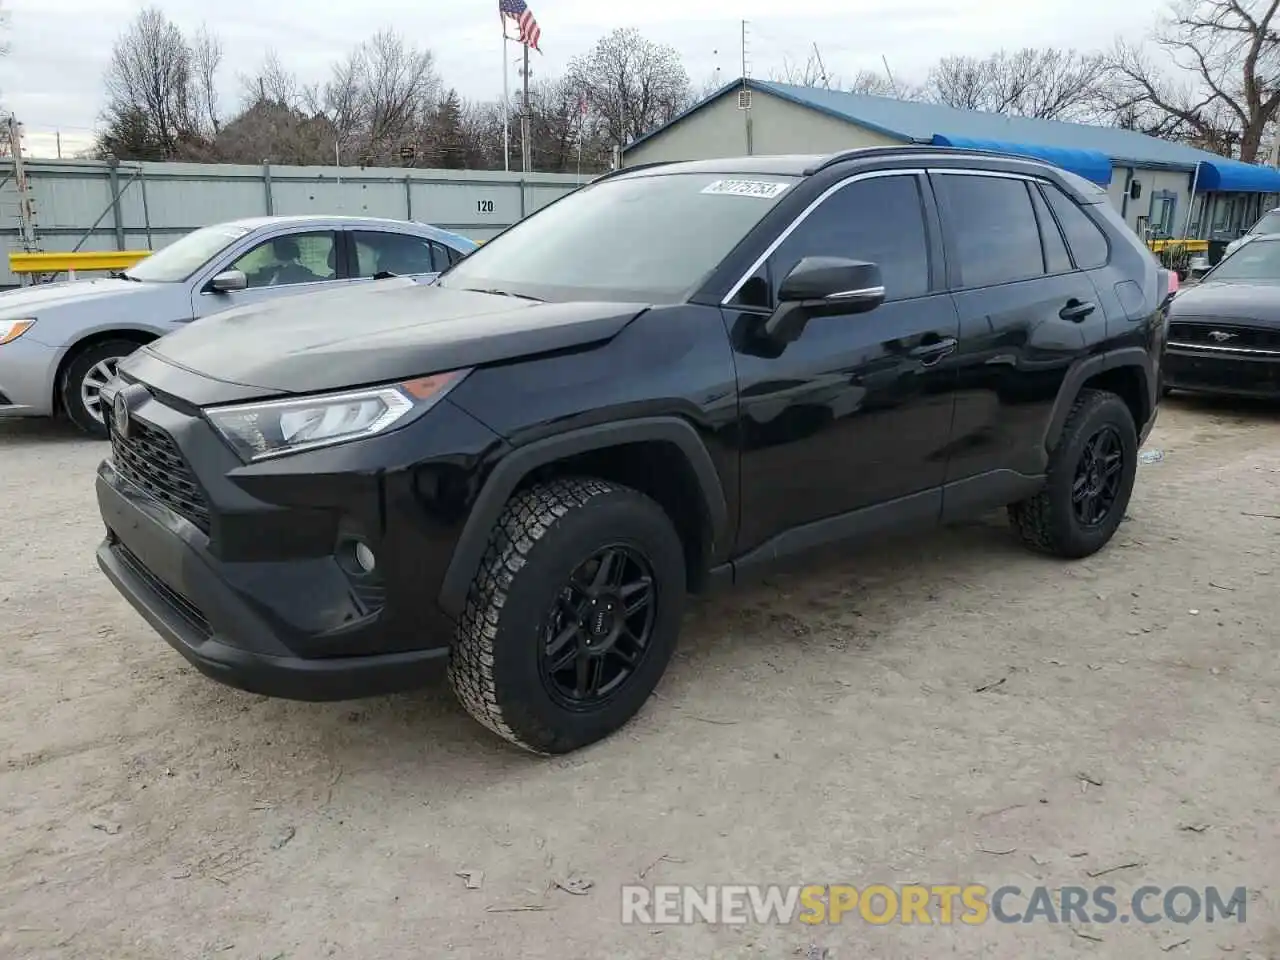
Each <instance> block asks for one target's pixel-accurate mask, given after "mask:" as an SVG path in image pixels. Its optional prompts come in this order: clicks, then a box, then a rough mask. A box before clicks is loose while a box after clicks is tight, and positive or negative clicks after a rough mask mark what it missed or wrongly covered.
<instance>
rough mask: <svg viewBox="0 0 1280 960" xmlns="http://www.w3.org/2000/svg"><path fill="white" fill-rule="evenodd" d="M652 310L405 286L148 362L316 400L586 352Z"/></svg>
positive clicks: (398, 283) (188, 332)
mask: <svg viewBox="0 0 1280 960" xmlns="http://www.w3.org/2000/svg"><path fill="white" fill-rule="evenodd" d="M645 306H646V305H645V304H639V303H541V302H537V301H533V300H523V299H518V298H515V297H508V296H501V295H495V294H487V293H472V292H469V291H461V290H450V289H445V288H441V287H435V286H425V285H422V284H418V283H414V282H413V281H412V280H409V279H402V278H397V279H393V280H384V281H380V282H378V283H376V284H372V285H361V286H358V287H353V288H348V289H346V290H337V291H329V292H324V293H314V294H303V295H301V296H294V297H287V298H284V299H282V300H277V301H274V302H268V303H263V304H258V305H254V306H252V307H242V308H238V309H235V310H229V311H227V312H226V313H221V314H217V315H215V316H212V317H207V318H205V319H204V320H200V321H197V322H196V323H193V324H191V325H190V326H188V327H184V328H183V329H181V330H178V331H176V332H174V333H171V334H169V335H168V336H166V337H164V338H162V339H160V340H157V341H155V342H154V343H152V344H150V345H149V346H148V347H147V348H145V349H144V350H141V351H138V353H139V354H145V353H150V354H153V355H154V356H156V357H158V358H160V359H162V360H165V361H167V362H168V363H169V364H171V365H173V366H177V367H181V368H182V369H184V370H186V371H188V372H191V373H197V374H200V375H201V376H204V377H207V378H210V379H213V380H220V381H223V382H224V383H227V384H232V385H235V386H238V387H250V388H254V389H257V390H260V391H263V392H264V393H267V392H269V393H307V392H313V391H322V390H335V389H342V388H344V387H352V386H359V385H363V384H370V383H380V382H389V381H394V380H402V379H409V378H412V377H418V376H424V375H426V374H431V373H440V372H443V371H446V370H453V369H458V368H461V367H474V366H478V365H480V364H486V363H496V362H500V361H503V360H509V359H512V358H515V357H524V356H529V355H532V354H537V353H544V352H548V351H553V350H565V349H570V348H573V347H580V346H586V345H588V344H591V343H595V342H599V341H603V340H607V339H609V338H611V337H612V336H614V335H615V334H616V333H617V332H618V331H619V330H621V329H622V328H623V327H624V326H626V325H627V323H629V322H630V321H631V320H632V319H633V318H634V317H635V316H636V315H637V314H639V313H640V312H641V311H642V310H644V309H645ZM131 366H132V364H131V363H129V362H126V364H125V365H124V367H123V369H124V371H125V373H126V375H127V374H129V372H130V367H131ZM138 373H139V374H140V373H141V369H139V370H138Z"/></svg>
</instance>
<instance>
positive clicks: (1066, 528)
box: [1009, 390, 1138, 559]
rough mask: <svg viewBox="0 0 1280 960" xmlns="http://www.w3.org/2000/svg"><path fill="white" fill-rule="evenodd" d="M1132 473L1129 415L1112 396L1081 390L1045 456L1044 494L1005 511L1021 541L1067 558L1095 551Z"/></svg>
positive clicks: (1118, 515)
mask: <svg viewBox="0 0 1280 960" xmlns="http://www.w3.org/2000/svg"><path fill="white" fill-rule="evenodd" d="M1137 469H1138V434H1137V429H1136V427H1135V426H1134V423H1133V414H1131V413H1130V412H1129V408H1128V406H1126V405H1125V403H1124V401H1123V400H1121V399H1120V398H1119V397H1118V396H1116V395H1115V394H1114V393H1108V392H1105V391H1102V390H1082V391H1081V392H1080V396H1079V397H1078V398H1077V399H1076V402H1075V404H1074V405H1073V406H1072V408H1071V413H1070V414H1069V415H1068V416H1067V422H1066V424H1065V425H1064V426H1063V428H1062V436H1061V438H1060V439H1059V440H1058V445H1057V446H1056V447H1055V448H1054V451H1053V454H1052V455H1051V456H1050V457H1049V471H1048V477H1047V480H1046V483H1045V486H1044V489H1043V490H1041V491H1040V493H1039V494H1037V495H1036V496H1034V497H1032V498H1031V499H1030V500H1024V501H1022V502H1021V503H1015V504H1013V505H1012V506H1010V507H1009V519H1010V521H1011V522H1012V523H1013V526H1014V529H1016V530H1017V531H1018V533H1019V535H1020V536H1021V537H1022V540H1023V541H1024V542H1025V543H1026V544H1027V545H1029V546H1031V547H1034V548H1035V549H1037V550H1041V551H1044V552H1046V553H1052V554H1055V555H1057V556H1060V557H1067V558H1071V559H1075V558H1079V557H1087V556H1089V555H1090V554H1092V553H1096V552H1097V551H1098V550H1101V549H1102V548H1103V547H1104V546H1105V545H1106V544H1107V542H1108V541H1109V540H1110V539H1111V537H1112V535H1113V534H1114V533H1115V532H1116V528H1117V527H1118V526H1119V525H1120V521H1121V520H1123V519H1124V512H1125V510H1126V509H1127V507H1128V506H1129V496H1130V495H1131V494H1132V493H1133V480H1134V476H1135V475H1136V473H1137Z"/></svg>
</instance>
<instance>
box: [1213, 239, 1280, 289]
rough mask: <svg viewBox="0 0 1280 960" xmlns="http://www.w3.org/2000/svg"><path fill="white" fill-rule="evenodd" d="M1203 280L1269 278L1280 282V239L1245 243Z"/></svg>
mask: <svg viewBox="0 0 1280 960" xmlns="http://www.w3.org/2000/svg"><path fill="white" fill-rule="evenodd" d="M1205 280H1239V281H1244V280H1247V281H1258V280H1270V281H1273V282H1277V283H1280V240H1255V241H1253V243H1246V244H1245V245H1244V246H1243V247H1241V248H1240V249H1239V250H1237V251H1236V252H1235V253H1233V254H1231V256H1229V257H1226V258H1225V259H1223V261H1222V262H1221V263H1219V264H1218V266H1217V268H1216V269H1214V270H1213V272H1212V273H1209V274H1207V275H1206V276H1205Z"/></svg>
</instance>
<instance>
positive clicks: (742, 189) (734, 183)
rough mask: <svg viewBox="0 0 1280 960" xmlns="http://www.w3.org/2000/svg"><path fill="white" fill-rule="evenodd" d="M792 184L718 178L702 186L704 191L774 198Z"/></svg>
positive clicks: (767, 198)
mask: <svg viewBox="0 0 1280 960" xmlns="http://www.w3.org/2000/svg"><path fill="white" fill-rule="evenodd" d="M789 186H790V184H788V183H778V182H776V181H773V180H717V181H716V182H715V183H709V184H707V185H706V186H705V187H703V188H702V192H703V193H721V194H728V195H730V196H734V197H759V198H760V199H761V200H772V199H773V198H774V197H776V196H778V194H780V193H782V191H783V190H785V189H787V187H789Z"/></svg>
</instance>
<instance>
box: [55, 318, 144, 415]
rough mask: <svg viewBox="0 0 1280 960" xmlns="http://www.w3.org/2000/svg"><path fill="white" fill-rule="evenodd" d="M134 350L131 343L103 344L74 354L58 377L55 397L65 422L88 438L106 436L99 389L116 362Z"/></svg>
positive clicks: (126, 341)
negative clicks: (65, 419)
mask: <svg viewBox="0 0 1280 960" xmlns="http://www.w3.org/2000/svg"><path fill="white" fill-rule="evenodd" d="M137 349H138V344H136V343H134V342H133V341H132V340H105V341H102V342H100V343H93V344H90V345H89V346H87V347H84V348H83V349H81V350H80V351H78V352H77V353H76V354H75V355H74V356H73V357H72V358H71V362H70V363H68V364H67V366H66V369H65V370H64V371H63V373H62V383H61V384H60V385H59V394H60V396H61V398H62V409H63V410H64V411H65V412H66V414H67V419H69V420H70V421H71V422H72V423H74V424H75V425H76V426H77V427H79V428H80V429H81V430H83V431H84V432H85V433H87V434H89V435H90V436H92V437H99V438H105V437H106V435H107V425H106V421H105V420H104V419H103V416H104V413H105V411H104V410H103V409H102V388H103V387H105V386H106V385H107V382H108V381H110V380H111V378H112V377H114V376H115V375H116V367H117V366H118V365H119V363H120V361H121V360H123V359H124V358H125V357H127V356H128V355H129V354H131V353H133V351H135V350H137Z"/></svg>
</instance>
